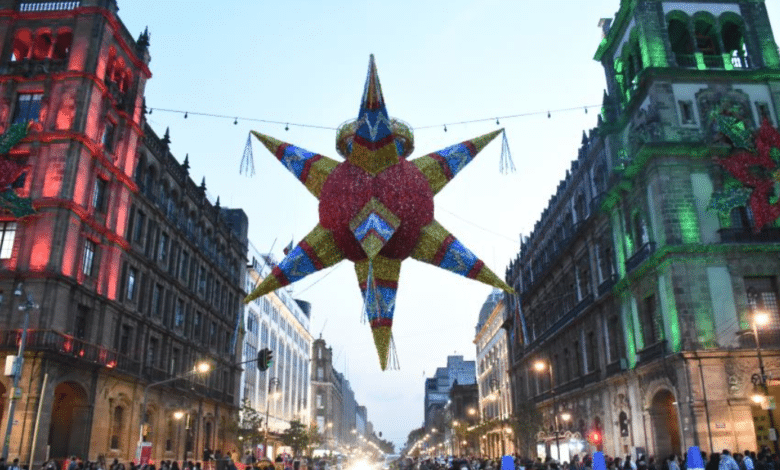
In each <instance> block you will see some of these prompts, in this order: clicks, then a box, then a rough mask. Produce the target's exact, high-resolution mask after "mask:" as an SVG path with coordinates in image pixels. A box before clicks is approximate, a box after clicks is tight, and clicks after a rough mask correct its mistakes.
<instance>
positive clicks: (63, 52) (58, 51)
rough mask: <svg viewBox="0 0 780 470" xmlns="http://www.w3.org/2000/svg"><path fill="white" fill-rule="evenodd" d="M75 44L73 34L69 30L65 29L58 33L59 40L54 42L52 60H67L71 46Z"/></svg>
mask: <svg viewBox="0 0 780 470" xmlns="http://www.w3.org/2000/svg"><path fill="white" fill-rule="evenodd" d="M72 44H73V33H72V32H71V31H70V30H69V29H63V30H60V31H58V32H57V39H55V41H54V51H53V52H52V59H65V58H67V57H68V54H69V53H70V46H71V45H72Z"/></svg>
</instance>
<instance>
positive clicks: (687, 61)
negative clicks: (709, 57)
mask: <svg viewBox="0 0 780 470" xmlns="http://www.w3.org/2000/svg"><path fill="white" fill-rule="evenodd" d="M674 58H675V60H676V61H677V66H678V67H683V68H686V69H695V68H697V66H696V57H695V56H694V55H693V54H675V55H674Z"/></svg>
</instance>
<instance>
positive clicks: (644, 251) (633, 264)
mask: <svg viewBox="0 0 780 470" xmlns="http://www.w3.org/2000/svg"><path fill="white" fill-rule="evenodd" d="M654 251H655V242H647V243H645V244H644V245H642V246H641V247H639V249H638V250H637V251H636V253H634V255H633V256H632V257H630V258H628V259H627V260H626V272H627V273H629V272H631V271H633V270H634V269H636V268H637V267H638V266H639V265H640V264H642V263H643V262H644V261H645V260H646V259H647V258H649V257H650V255H651V254H652V253H653V252H654Z"/></svg>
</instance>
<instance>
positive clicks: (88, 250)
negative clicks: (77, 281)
mask: <svg viewBox="0 0 780 470" xmlns="http://www.w3.org/2000/svg"><path fill="white" fill-rule="evenodd" d="M96 249H97V245H95V242H93V241H92V240H85V241H84V259H83V260H82V261H83V262H82V264H81V271H82V272H83V273H84V275H85V276H92V270H93V269H94V264H95V250H96Z"/></svg>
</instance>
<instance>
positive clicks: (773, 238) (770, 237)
mask: <svg viewBox="0 0 780 470" xmlns="http://www.w3.org/2000/svg"><path fill="white" fill-rule="evenodd" d="M718 233H719V234H720V241H721V243H777V242H780V228H774V227H767V228H764V229H762V230H761V231H760V232H758V233H754V232H753V231H752V230H751V229H750V228H749V227H745V228H722V229H720V230H718Z"/></svg>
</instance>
